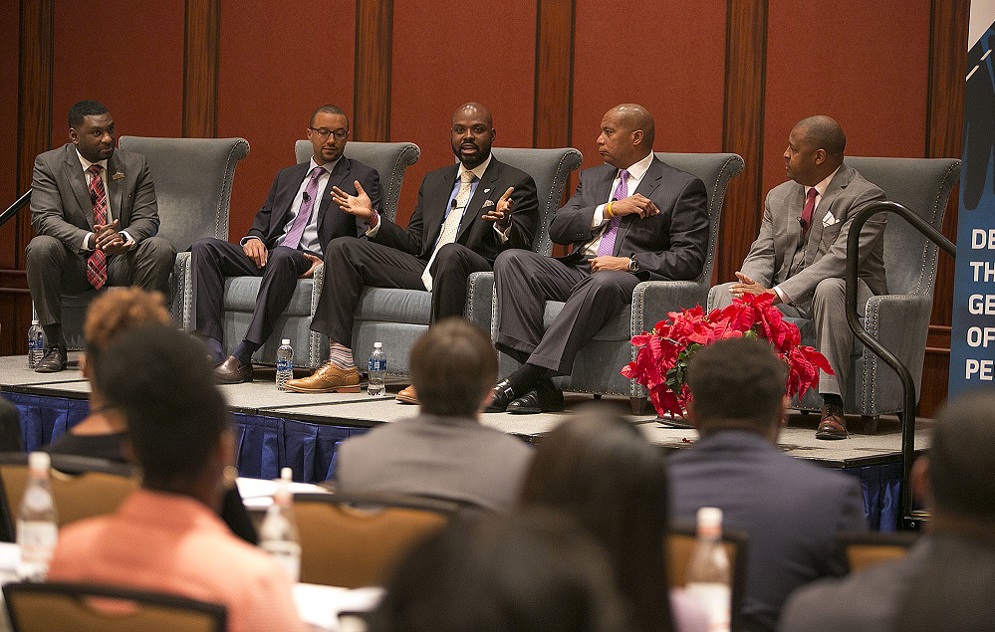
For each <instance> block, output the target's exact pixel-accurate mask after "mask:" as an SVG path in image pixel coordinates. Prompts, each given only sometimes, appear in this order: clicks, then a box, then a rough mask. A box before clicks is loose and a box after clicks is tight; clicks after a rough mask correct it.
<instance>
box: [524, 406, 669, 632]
mask: <svg viewBox="0 0 995 632" xmlns="http://www.w3.org/2000/svg"><path fill="white" fill-rule="evenodd" d="M667 491H668V481H667V472H666V464H665V462H664V459H663V455H662V454H661V453H660V452H659V450H658V449H657V448H656V447H654V446H653V445H652V444H650V443H649V442H648V441H647V440H646V439H645V438H644V437H643V436H642V434H641V433H640V432H639V430H638V429H637V428H636V427H635V426H633V425H632V424H630V423H629V422H627V421H625V420H624V419H623V418H621V417H619V416H618V415H617V414H614V413H612V412H610V411H609V410H608V409H606V408H601V407H590V408H588V409H587V410H586V411H582V412H580V413H578V414H577V415H576V416H574V417H572V418H571V419H569V420H568V421H565V422H564V423H562V424H560V425H559V426H557V427H556V428H555V429H554V430H553V431H552V432H550V433H549V434H548V435H547V436H546V437H544V438H543V440H542V442H541V443H540V444H539V447H538V449H537V450H536V453H535V456H534V457H533V460H532V464H531V466H530V467H529V470H528V472H527V473H526V475H525V481H524V483H523V485H522V494H521V499H520V500H521V504H522V505H523V506H526V507H528V506H537V505H538V506H546V507H552V508H555V509H558V510H562V511H565V512H567V513H569V514H571V515H572V516H574V517H575V518H576V519H577V520H578V521H579V522H580V524H581V525H583V526H584V527H585V528H586V529H588V530H589V531H590V532H591V533H592V534H593V535H594V536H595V537H596V538H597V539H598V541H599V542H600V543H601V544H602V546H604V547H605V549H606V551H607V552H608V554H609V557H610V559H611V561H612V565H613V567H614V571H615V577H616V581H617V583H618V586H619V588H620V589H621V591H622V594H623V595H624V596H625V597H626V598H627V599H628V600H629V602H630V603H631V604H632V606H633V612H634V616H635V618H636V620H637V624H638V625H637V628H638V629H642V630H649V629H653V630H667V629H670V611H669V607H668V605H669V604H668V601H667V579H666V574H665V569H666V563H665V561H664V553H663V547H662V546H661V543H662V542H663V538H664V535H665V533H666V530H667V523H668V511H669V502H668V495H667Z"/></svg>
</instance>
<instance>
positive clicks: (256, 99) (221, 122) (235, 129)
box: [218, 0, 356, 240]
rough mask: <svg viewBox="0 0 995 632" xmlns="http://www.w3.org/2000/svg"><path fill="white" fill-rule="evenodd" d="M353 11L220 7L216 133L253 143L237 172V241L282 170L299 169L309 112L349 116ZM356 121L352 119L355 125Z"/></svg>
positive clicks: (252, 4) (346, 6) (256, 0)
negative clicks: (335, 109)
mask: <svg viewBox="0 0 995 632" xmlns="http://www.w3.org/2000/svg"><path fill="white" fill-rule="evenodd" d="M355 30H356V28H355V10H354V4H353V3H351V2H344V3H336V4H335V8H334V10H332V9H331V7H329V8H328V10H327V11H326V10H322V9H319V8H318V7H316V6H314V5H307V4H301V3H296V2H286V3H283V4H282V6H280V8H279V10H274V6H273V3H272V2H271V1H264V0H244V1H243V2H238V3H235V2H231V3H229V2H225V3H222V6H221V46H220V50H221V52H220V60H219V74H218V135H219V136H223V137H227V136H241V137H243V138H246V139H247V140H248V141H249V146H250V152H249V155H248V156H247V157H246V158H245V159H244V160H242V162H240V163H239V166H238V169H237V170H236V172H235V183H234V186H233V188H232V204H231V237H232V239H233V240H237V239H238V238H240V237H242V236H244V235H245V233H246V231H248V229H249V227H250V226H251V225H252V218H253V217H254V216H255V214H256V211H258V210H259V207H260V206H262V204H263V202H264V201H265V199H266V193H267V192H268V191H269V187H270V185H271V184H272V182H273V177H274V176H275V175H276V172H277V171H278V170H279V169H281V168H283V167H287V166H290V165H292V164H294V162H295V159H294V141H295V140H297V139H299V138H305V134H306V132H307V126H308V123H309V122H310V121H309V117H310V116H311V112H312V111H313V110H314V109H315V108H316V107H317V106H319V105H323V104H325V103H333V104H335V105H338V106H339V107H341V108H342V109H343V110H345V111H346V112H348V113H350V114H351V112H350V110H351V109H352V102H353V76H354V66H355V55H354V35H355ZM352 118H353V117H352V116H350V120H351V119H352Z"/></svg>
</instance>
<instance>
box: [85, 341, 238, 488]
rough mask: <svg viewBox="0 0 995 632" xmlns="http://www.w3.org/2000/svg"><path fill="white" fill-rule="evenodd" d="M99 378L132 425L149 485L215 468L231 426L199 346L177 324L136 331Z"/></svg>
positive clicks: (114, 346)
mask: <svg viewBox="0 0 995 632" xmlns="http://www.w3.org/2000/svg"><path fill="white" fill-rule="evenodd" d="M95 373H96V375H97V376H99V379H98V380H97V386H98V387H99V388H100V390H101V391H102V392H103V393H104V394H105V395H106V397H107V399H108V400H109V401H110V403H111V404H112V405H114V406H115V407H117V408H118V409H120V410H121V411H122V412H123V413H124V415H125V417H126V418H127V420H128V435H129V438H130V440H131V444H132V446H133V448H134V451H135V456H136V458H137V459H138V464H139V465H140V466H141V467H142V470H143V480H144V485H145V486H146V487H150V488H154V489H170V488H173V487H174V486H175V485H176V484H183V483H185V482H189V481H194V480H196V479H198V478H199V477H200V476H202V475H203V474H204V473H205V472H206V471H208V469H209V466H210V465H211V464H212V461H211V458H212V455H213V454H214V453H215V451H216V448H217V446H218V442H219V440H220V437H221V436H222V434H223V433H224V432H225V431H226V430H228V428H229V422H228V411H227V408H226V406H225V400H224V396H223V395H222V394H221V391H220V390H219V389H218V387H217V386H215V384H214V381H213V379H212V376H211V367H210V365H209V364H208V360H207V350H206V349H205V347H204V345H203V344H202V343H201V342H200V341H198V340H195V339H194V338H193V337H192V336H190V335H189V334H186V333H183V332H181V331H179V330H177V329H176V328H175V327H167V326H163V325H141V326H138V327H134V328H131V329H129V330H128V331H126V332H124V333H122V334H121V335H120V336H118V338H117V339H116V340H114V341H113V342H112V343H111V344H110V346H108V347H107V349H106V350H105V352H104V353H103V354H102V355H101V357H100V360H99V365H98V366H97V367H96V371H95Z"/></svg>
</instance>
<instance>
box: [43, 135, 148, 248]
mask: <svg viewBox="0 0 995 632" xmlns="http://www.w3.org/2000/svg"><path fill="white" fill-rule="evenodd" d="M107 199H108V200H109V201H110V207H111V215H112V216H113V218H114V219H116V220H118V230H120V231H126V232H127V233H128V234H129V235H130V236H131V238H132V239H134V240H135V242H136V243H141V242H142V240H143V239H148V238H149V237H152V236H153V235H155V234H156V233H157V232H158V231H159V209H158V207H157V206H156V201H155V186H154V185H153V184H152V176H151V175H150V174H149V168H148V165H147V164H146V162H145V156H142V155H141V154H135V153H131V152H129V151H127V150H124V149H116V150H114V155H112V156H111V157H110V158H109V159H108V160H107ZM31 226H32V227H33V228H34V229H35V233H36V234H38V235H49V236H51V237H55V238H56V239H58V240H59V241H61V242H62V243H64V244H65V245H66V247H67V248H69V249H70V250H72V251H74V252H79V251H80V247H81V246H82V244H83V238H84V237H85V236H86V234H87V233H89V232H93V202H92V201H91V200H90V191H89V189H88V188H87V186H86V176H85V175H84V174H83V167H82V165H81V164H80V161H79V155H78V154H77V153H76V146H75V145H73V144H72V143H67V144H65V145H63V146H62V147H60V148H59V149H53V150H51V151H46V152H44V153H42V154H39V155H38V157H37V158H36V159H35V169H34V176H33V179H32V181H31Z"/></svg>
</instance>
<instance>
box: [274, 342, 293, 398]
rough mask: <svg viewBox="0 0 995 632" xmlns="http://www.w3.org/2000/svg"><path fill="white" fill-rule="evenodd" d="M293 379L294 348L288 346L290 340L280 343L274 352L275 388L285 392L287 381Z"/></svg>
mask: <svg viewBox="0 0 995 632" xmlns="http://www.w3.org/2000/svg"><path fill="white" fill-rule="evenodd" d="M292 379H294V348H293V347H291V346H290V338H284V339H283V340H281V341H280V348H279V349H277V350H276V388H278V389H279V390H281V391H285V390H287V386H286V384H287V380H292Z"/></svg>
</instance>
